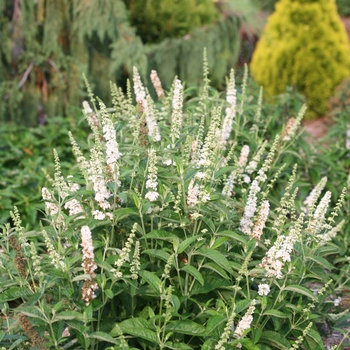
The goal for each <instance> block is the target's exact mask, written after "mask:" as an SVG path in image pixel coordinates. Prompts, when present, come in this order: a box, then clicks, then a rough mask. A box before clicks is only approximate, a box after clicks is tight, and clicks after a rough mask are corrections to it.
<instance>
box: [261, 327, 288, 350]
mask: <svg viewBox="0 0 350 350" xmlns="http://www.w3.org/2000/svg"><path fill="white" fill-rule="evenodd" d="M260 342H262V343H265V344H267V345H270V346H274V347H275V348H277V349H278V350H289V349H290V347H291V344H290V343H289V341H288V340H287V339H286V338H283V337H282V336H281V335H280V333H277V332H273V331H266V332H263V334H262V336H261V338H260Z"/></svg>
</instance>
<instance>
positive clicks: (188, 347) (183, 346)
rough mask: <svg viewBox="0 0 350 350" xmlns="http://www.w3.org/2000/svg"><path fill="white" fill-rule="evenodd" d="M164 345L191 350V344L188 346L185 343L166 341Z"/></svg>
mask: <svg viewBox="0 0 350 350" xmlns="http://www.w3.org/2000/svg"><path fill="white" fill-rule="evenodd" d="M165 346H166V347H167V348H168V349H174V350H176V349H181V350H182V349H183V350H192V349H193V348H192V347H191V346H188V345H187V344H185V343H171V342H168V341H167V342H166V343H165Z"/></svg>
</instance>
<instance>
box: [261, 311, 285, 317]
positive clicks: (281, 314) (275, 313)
mask: <svg viewBox="0 0 350 350" xmlns="http://www.w3.org/2000/svg"><path fill="white" fill-rule="evenodd" d="M263 315H264V316H265V315H267V316H275V317H279V318H289V316H288V315H287V314H285V313H284V312H282V311H279V310H276V309H270V310H266V311H264V313H263Z"/></svg>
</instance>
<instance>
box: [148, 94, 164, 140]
mask: <svg viewBox="0 0 350 350" xmlns="http://www.w3.org/2000/svg"><path fill="white" fill-rule="evenodd" d="M154 110H155V108H154V107H153V101H152V98H151V97H150V96H149V95H148V96H147V109H146V111H145V113H146V114H145V117H146V124H147V129H148V136H151V137H152V138H153V140H154V141H160V140H161V139H162V137H161V136H160V132H159V127H158V124H157V121H156V115H155V112H154Z"/></svg>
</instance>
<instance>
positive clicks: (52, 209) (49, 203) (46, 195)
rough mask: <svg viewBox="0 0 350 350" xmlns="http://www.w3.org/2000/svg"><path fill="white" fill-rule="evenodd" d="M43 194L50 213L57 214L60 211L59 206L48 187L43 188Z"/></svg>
mask: <svg viewBox="0 0 350 350" xmlns="http://www.w3.org/2000/svg"><path fill="white" fill-rule="evenodd" d="M41 194H42V197H43V199H44V200H45V207H46V208H47V210H48V211H49V213H50V215H51V216H53V215H56V214H57V213H58V206H57V205H56V204H55V203H53V202H52V200H53V198H52V195H51V193H50V192H49V190H48V188H47V187H43V188H42V189H41Z"/></svg>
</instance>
